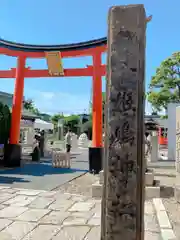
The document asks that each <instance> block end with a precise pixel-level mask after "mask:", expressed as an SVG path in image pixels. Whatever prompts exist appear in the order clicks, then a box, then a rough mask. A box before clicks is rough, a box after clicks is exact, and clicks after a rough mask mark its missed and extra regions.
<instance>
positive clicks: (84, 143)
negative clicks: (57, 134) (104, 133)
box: [78, 133, 89, 148]
mask: <svg viewBox="0 0 180 240" xmlns="http://www.w3.org/2000/svg"><path fill="white" fill-rule="evenodd" d="M88 145H89V139H88V137H87V134H86V133H82V134H81V135H80V136H79V139H78V146H79V147H82V148H87V147H88Z"/></svg>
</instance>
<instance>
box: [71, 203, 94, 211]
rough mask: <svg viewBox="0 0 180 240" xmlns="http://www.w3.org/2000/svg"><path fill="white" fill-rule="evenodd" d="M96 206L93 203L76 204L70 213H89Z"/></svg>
mask: <svg viewBox="0 0 180 240" xmlns="http://www.w3.org/2000/svg"><path fill="white" fill-rule="evenodd" d="M93 206H94V203H93V202H79V203H75V204H74V205H73V206H72V207H71V208H70V209H68V211H69V212H88V211H90V210H91V208H92V207H93Z"/></svg>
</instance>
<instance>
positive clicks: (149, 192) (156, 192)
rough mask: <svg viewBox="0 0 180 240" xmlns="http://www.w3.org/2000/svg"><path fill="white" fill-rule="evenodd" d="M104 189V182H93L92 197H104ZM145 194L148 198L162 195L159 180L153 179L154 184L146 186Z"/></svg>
mask: <svg viewBox="0 0 180 240" xmlns="http://www.w3.org/2000/svg"><path fill="white" fill-rule="evenodd" d="M102 189H103V184H100V182H99V181H98V182H96V183H94V184H92V197H94V198H101V197H102ZM145 195H146V196H145V198H146V199H152V198H157V197H160V183H159V181H153V185H152V186H146V190H145Z"/></svg>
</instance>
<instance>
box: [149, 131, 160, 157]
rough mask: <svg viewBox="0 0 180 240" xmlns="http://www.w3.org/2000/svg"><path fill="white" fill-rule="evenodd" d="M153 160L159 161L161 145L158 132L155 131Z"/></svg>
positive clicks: (152, 144) (152, 141) (152, 145)
mask: <svg viewBox="0 0 180 240" xmlns="http://www.w3.org/2000/svg"><path fill="white" fill-rule="evenodd" d="M151 147H152V150H151V162H157V161H158V159H159V145H158V134H157V133H156V132H153V135H152V136H151Z"/></svg>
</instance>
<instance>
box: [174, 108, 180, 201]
mask: <svg viewBox="0 0 180 240" xmlns="http://www.w3.org/2000/svg"><path fill="white" fill-rule="evenodd" d="M175 198H176V200H177V202H178V203H180V107H177V108H176V186H175Z"/></svg>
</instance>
